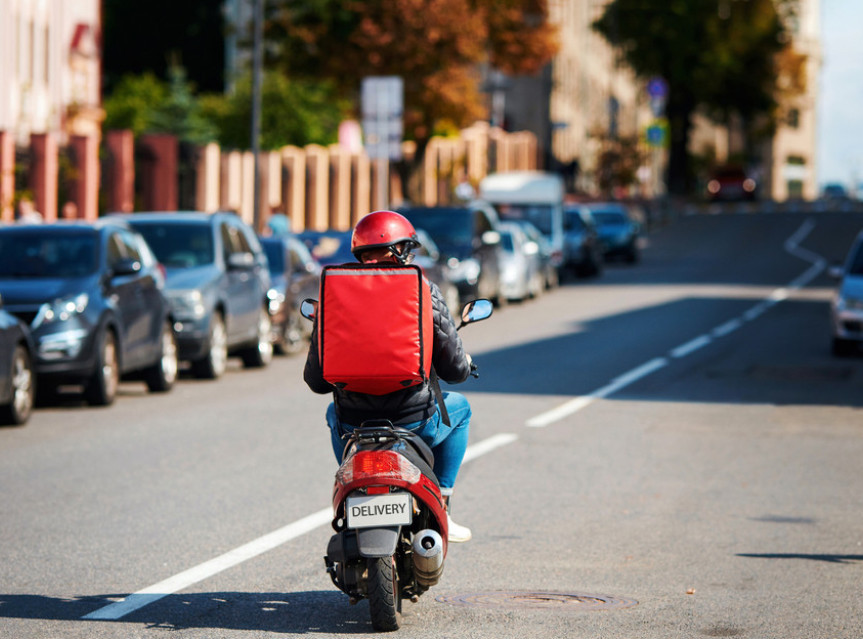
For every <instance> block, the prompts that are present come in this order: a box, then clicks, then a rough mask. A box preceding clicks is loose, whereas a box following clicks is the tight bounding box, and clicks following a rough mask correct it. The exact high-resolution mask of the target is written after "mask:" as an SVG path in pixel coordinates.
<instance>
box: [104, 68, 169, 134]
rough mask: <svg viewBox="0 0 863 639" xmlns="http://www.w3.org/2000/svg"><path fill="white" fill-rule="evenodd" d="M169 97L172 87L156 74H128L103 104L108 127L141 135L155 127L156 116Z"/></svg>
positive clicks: (105, 125) (105, 126)
mask: <svg viewBox="0 0 863 639" xmlns="http://www.w3.org/2000/svg"><path fill="white" fill-rule="evenodd" d="M167 97H168V85H167V84H166V83H165V82H164V81H162V80H160V79H159V78H157V77H156V76H155V75H154V74H153V73H149V72H148V73H144V74H141V75H125V76H123V77H122V78H121V79H120V81H119V82H118V84H117V87H116V88H115V89H114V91H113V92H111V94H110V95H109V96H107V97H106V98H105V100H104V102H103V107H104V109H105V123H104V128H105V129H108V130H110V129H131V130H132V132H133V133H134V134H135V136H138V135H141V134H142V133H144V132H145V131H147V130H149V129H150V128H151V127H152V120H153V114H154V112H155V110H156V108H157V107H158V105H160V104H162V103H163V102H164V101H165V99H166V98H167Z"/></svg>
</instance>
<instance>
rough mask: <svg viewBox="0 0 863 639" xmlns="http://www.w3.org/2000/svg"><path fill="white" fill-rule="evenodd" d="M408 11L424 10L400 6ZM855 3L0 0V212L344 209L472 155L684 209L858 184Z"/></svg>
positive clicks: (344, 222)
mask: <svg viewBox="0 0 863 639" xmlns="http://www.w3.org/2000/svg"><path fill="white" fill-rule="evenodd" d="M417 7H419V8H420V10H419V11H417ZM860 12H861V7H860V6H859V3H855V2H853V1H852V0H701V1H699V2H688V3H680V6H676V5H670V4H669V3H667V2H663V1H661V0H638V1H635V0H613V1H610V2H609V1H607V0H558V1H554V2H547V1H545V0H520V1H516V2H512V1H507V2H503V1H501V0H484V1H482V2H470V3H469V2H465V1H464V0H430V1H429V2H426V3H415V2H413V3H412V2H407V1H397V2H367V3H362V4H357V3H351V2H345V1H342V2H339V1H336V0H327V1H319V2H295V1H291V0H194V1H192V0H190V1H188V2H183V3H176V2H173V3H172V2H168V1H166V0H153V1H152V2H147V3H129V2H124V1H122V0H76V1H75V2H63V1H61V0H7V1H5V2H3V4H2V5H0V41H2V43H3V45H2V52H3V55H2V56H0V79H2V81H3V85H4V87H7V90H6V91H5V92H4V96H3V98H2V99H0V171H2V176H3V178H2V180H0V211H2V220H3V221H7V222H8V221H12V220H13V219H15V218H16V217H20V216H21V215H22V213H21V208H22V207H21V206H19V203H21V202H22V201H23V202H24V209H25V210H29V209H28V206H29V205H30V203H32V204H33V207H31V208H35V210H36V211H37V212H39V213H40V214H41V215H42V216H43V217H44V218H45V219H47V220H53V219H57V218H62V217H83V218H87V219H92V218H95V217H98V216H99V215H101V214H104V213H106V212H109V211H123V212H130V211H134V210H174V209H178V208H182V209H198V210H207V211H213V210H216V209H229V210H234V211H236V212H238V213H239V214H240V215H241V216H242V217H243V218H244V219H245V220H246V221H247V222H249V223H250V224H254V225H256V226H257V230H262V229H263V228H265V224H266V223H267V220H268V219H269V217H270V216H271V215H272V214H273V213H282V214H285V215H286V216H287V217H288V218H289V220H290V224H291V228H292V229H294V230H297V231H300V230H304V229H307V228H308V229H317V230H323V229H326V228H330V227H333V228H348V227H349V226H350V224H351V223H352V222H353V221H355V220H356V219H357V217H358V216H361V215H362V214H363V213H364V212H367V211H368V210H370V209H371V208H376V207H380V206H385V205H390V204H393V203H401V202H412V203H417V204H423V205H440V204H448V203H450V202H452V201H453V200H457V199H458V196H457V195H456V189H457V187H459V186H462V187H467V186H470V187H473V188H474V189H475V188H476V187H477V185H478V183H479V181H480V180H481V179H482V178H483V177H484V176H485V175H487V174H488V173H492V172H496V171H508V170H520V169H531V170H532V169H544V170H547V171H553V172H557V173H559V174H560V175H561V176H562V177H563V178H564V179H565V183H566V189H567V193H568V194H569V195H570V196H571V199H575V200H584V199H591V198H602V199H609V198H614V199H627V198H630V199H632V198H634V199H640V200H647V201H651V202H662V203H663V206H664V207H666V208H668V207H677V208H680V207H682V206H685V205H688V204H692V203H696V204H698V203H705V202H711V201H712V202H716V201H722V200H729V199H733V200H742V201H747V200H750V201H751V200H757V201H761V202H770V203H780V204H781V203H785V202H811V201H814V200H816V199H819V198H827V199H829V200H830V201H835V200H843V201H844V200H854V199H857V198H859V197H860V196H861V194H860V193H859V191H860V189H859V186H860V185H859V183H860V181H861V177H860V175H859V172H860V163H861V157H860V151H859V148H860V144H859V142H860V137H861V134H860V132H859V130H858V123H857V119H859V118H858V117H857V113H856V105H857V104H859V101H860V98H861V97H863V96H861V95H860V94H861V92H863V89H861V83H860V79H859V78H860V77H861V74H860V73H859V71H860V70H861V69H860V66H861V62H860V61H861V59H863V56H861V52H860V51H859V42H858V41H859V39H858V38H856V37H855V34H854V29H855V25H857V24H858V22H857V20H856V18H858V17H859V14H860Z"/></svg>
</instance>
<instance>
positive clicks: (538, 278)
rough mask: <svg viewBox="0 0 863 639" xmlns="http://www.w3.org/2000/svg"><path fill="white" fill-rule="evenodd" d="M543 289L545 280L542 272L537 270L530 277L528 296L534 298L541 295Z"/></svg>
mask: <svg viewBox="0 0 863 639" xmlns="http://www.w3.org/2000/svg"><path fill="white" fill-rule="evenodd" d="M544 290H545V281H544V280H543V277H542V273H541V272H540V271H537V272H536V273H534V274H533V277H531V278H530V297H531V299H536V298H537V297H539V296H540V295H542V293H543V291H544Z"/></svg>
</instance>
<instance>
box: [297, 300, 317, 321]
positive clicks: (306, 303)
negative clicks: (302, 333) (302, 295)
mask: <svg viewBox="0 0 863 639" xmlns="http://www.w3.org/2000/svg"><path fill="white" fill-rule="evenodd" d="M300 315H302V316H303V317H305V318H306V319H307V320H310V321H312V322H314V321H315V317H317V315H318V300H313V299H311V298H307V299H304V300H303V303H302V304H300Z"/></svg>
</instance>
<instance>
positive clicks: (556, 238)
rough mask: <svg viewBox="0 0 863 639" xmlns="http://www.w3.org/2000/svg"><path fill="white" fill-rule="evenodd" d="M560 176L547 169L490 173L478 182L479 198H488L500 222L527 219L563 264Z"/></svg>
mask: <svg viewBox="0 0 863 639" xmlns="http://www.w3.org/2000/svg"><path fill="white" fill-rule="evenodd" d="M565 191H566V189H565V185H564V180H563V178H562V177H561V176H560V175H558V174H557V173H550V172H546V171H505V172H502V173H492V174H490V175H487V176H486V177H484V178H483V179H482V180H481V181H480V183H479V198H480V199H481V200H484V201H486V202H489V203H490V204H491V205H492V206H494V208H495V210H496V211H497V215H498V218H500V220H501V221H502V222H514V221H516V220H527V221H529V222H531V223H532V224H533V225H534V226H536V228H538V229H539V231H540V233H542V234H543V235H545V238H546V240H547V241H548V243H549V244H550V245H551V259H552V262H554V265H555V266H556V267H557V268H558V270H562V269H563V267H564V258H565V255H564V230H563V203H564V196H565Z"/></svg>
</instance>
